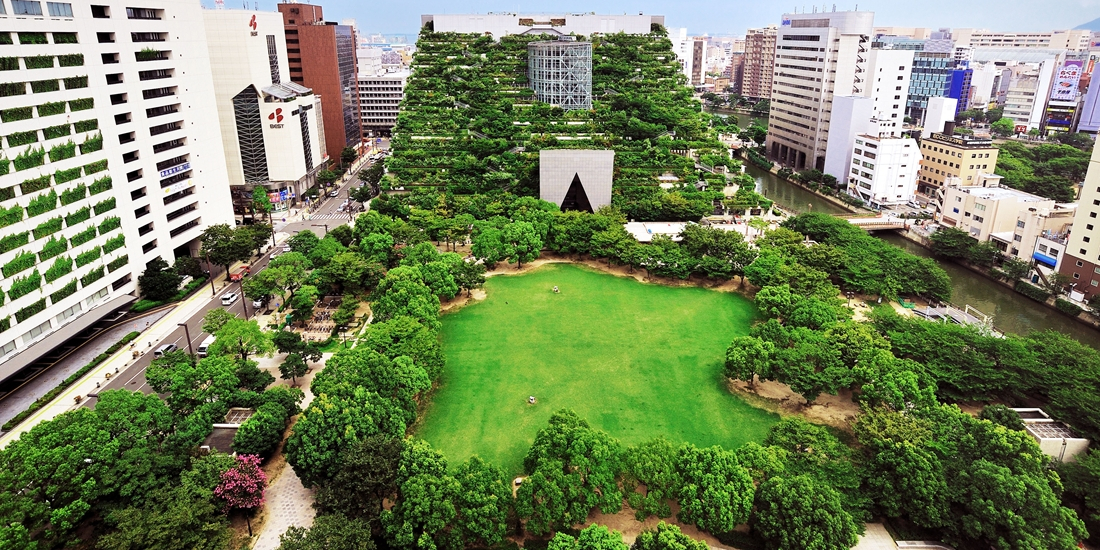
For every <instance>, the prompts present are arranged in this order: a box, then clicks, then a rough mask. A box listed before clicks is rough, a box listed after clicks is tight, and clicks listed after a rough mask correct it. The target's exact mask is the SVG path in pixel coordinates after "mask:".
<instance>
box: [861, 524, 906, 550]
mask: <svg viewBox="0 0 1100 550" xmlns="http://www.w3.org/2000/svg"><path fill="white" fill-rule="evenodd" d="M864 527H866V529H867V530H866V531H865V532H864V533H863V536H862V537H859V542H858V543H857V544H856V545H855V547H853V548H852V550H897V548H898V545H897V544H894V538H893V537H891V536H890V533H889V532H888V531H887V530H886V526H884V525H883V524H881V523H868V524H866V525H864Z"/></svg>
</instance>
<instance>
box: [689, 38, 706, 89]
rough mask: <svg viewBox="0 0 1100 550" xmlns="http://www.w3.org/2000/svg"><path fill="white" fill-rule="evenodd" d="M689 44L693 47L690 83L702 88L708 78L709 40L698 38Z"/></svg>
mask: <svg viewBox="0 0 1100 550" xmlns="http://www.w3.org/2000/svg"><path fill="white" fill-rule="evenodd" d="M688 44H689V45H690V47H691V50H690V51H691V53H690V55H691V78H690V80H688V83H689V84H691V85H692V86H701V85H702V84H704V83H705V82H706V78H707V49H708V48H707V38H706V37H705V36H696V37H694V38H692V39H691V40H690V41H689V42H688Z"/></svg>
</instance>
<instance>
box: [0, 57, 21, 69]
mask: <svg viewBox="0 0 1100 550" xmlns="http://www.w3.org/2000/svg"><path fill="white" fill-rule="evenodd" d="M18 70H19V58H18V57H0V71H18Z"/></svg>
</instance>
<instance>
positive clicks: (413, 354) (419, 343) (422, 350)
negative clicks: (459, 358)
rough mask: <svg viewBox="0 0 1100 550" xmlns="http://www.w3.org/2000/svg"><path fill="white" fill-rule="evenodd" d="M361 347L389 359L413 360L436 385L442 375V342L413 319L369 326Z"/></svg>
mask: <svg viewBox="0 0 1100 550" xmlns="http://www.w3.org/2000/svg"><path fill="white" fill-rule="evenodd" d="M360 346H363V347H366V348H368V349H372V350H374V351H377V352H378V353H381V354H382V355H385V356H386V357H388V358H390V359H397V358H398V357H401V356H407V357H410V358H412V360H413V362H414V363H415V364H416V365H417V366H419V367H420V368H422V369H424V372H425V373H426V374H427V375H428V378H429V379H430V380H433V381H434V380H437V379H438V378H439V375H440V374H442V373H443V365H444V362H445V361H444V357H443V347H442V346H441V345H440V343H439V338H438V337H437V335H436V333H435V332H433V331H432V330H430V329H429V328H427V327H425V326H424V325H423V324H421V323H420V322H419V321H417V320H416V319H415V318H413V317H408V316H404V315H402V316H398V317H394V318H393V319H389V320H386V321H376V322H373V323H371V324H369V325H367V328H366V331H365V332H364V333H363V336H362V337H361V338H360Z"/></svg>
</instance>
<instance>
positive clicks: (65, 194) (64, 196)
mask: <svg viewBox="0 0 1100 550" xmlns="http://www.w3.org/2000/svg"><path fill="white" fill-rule="evenodd" d="M86 196H88V186H87V185H84V184H83V183H78V184H77V185H76V186H75V187H72V188H70V189H66V190H64V191H62V192H61V205H62V206H66V205H69V204H72V203H74V202H76V201H78V200H81V199H83V198H84V197H86Z"/></svg>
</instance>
